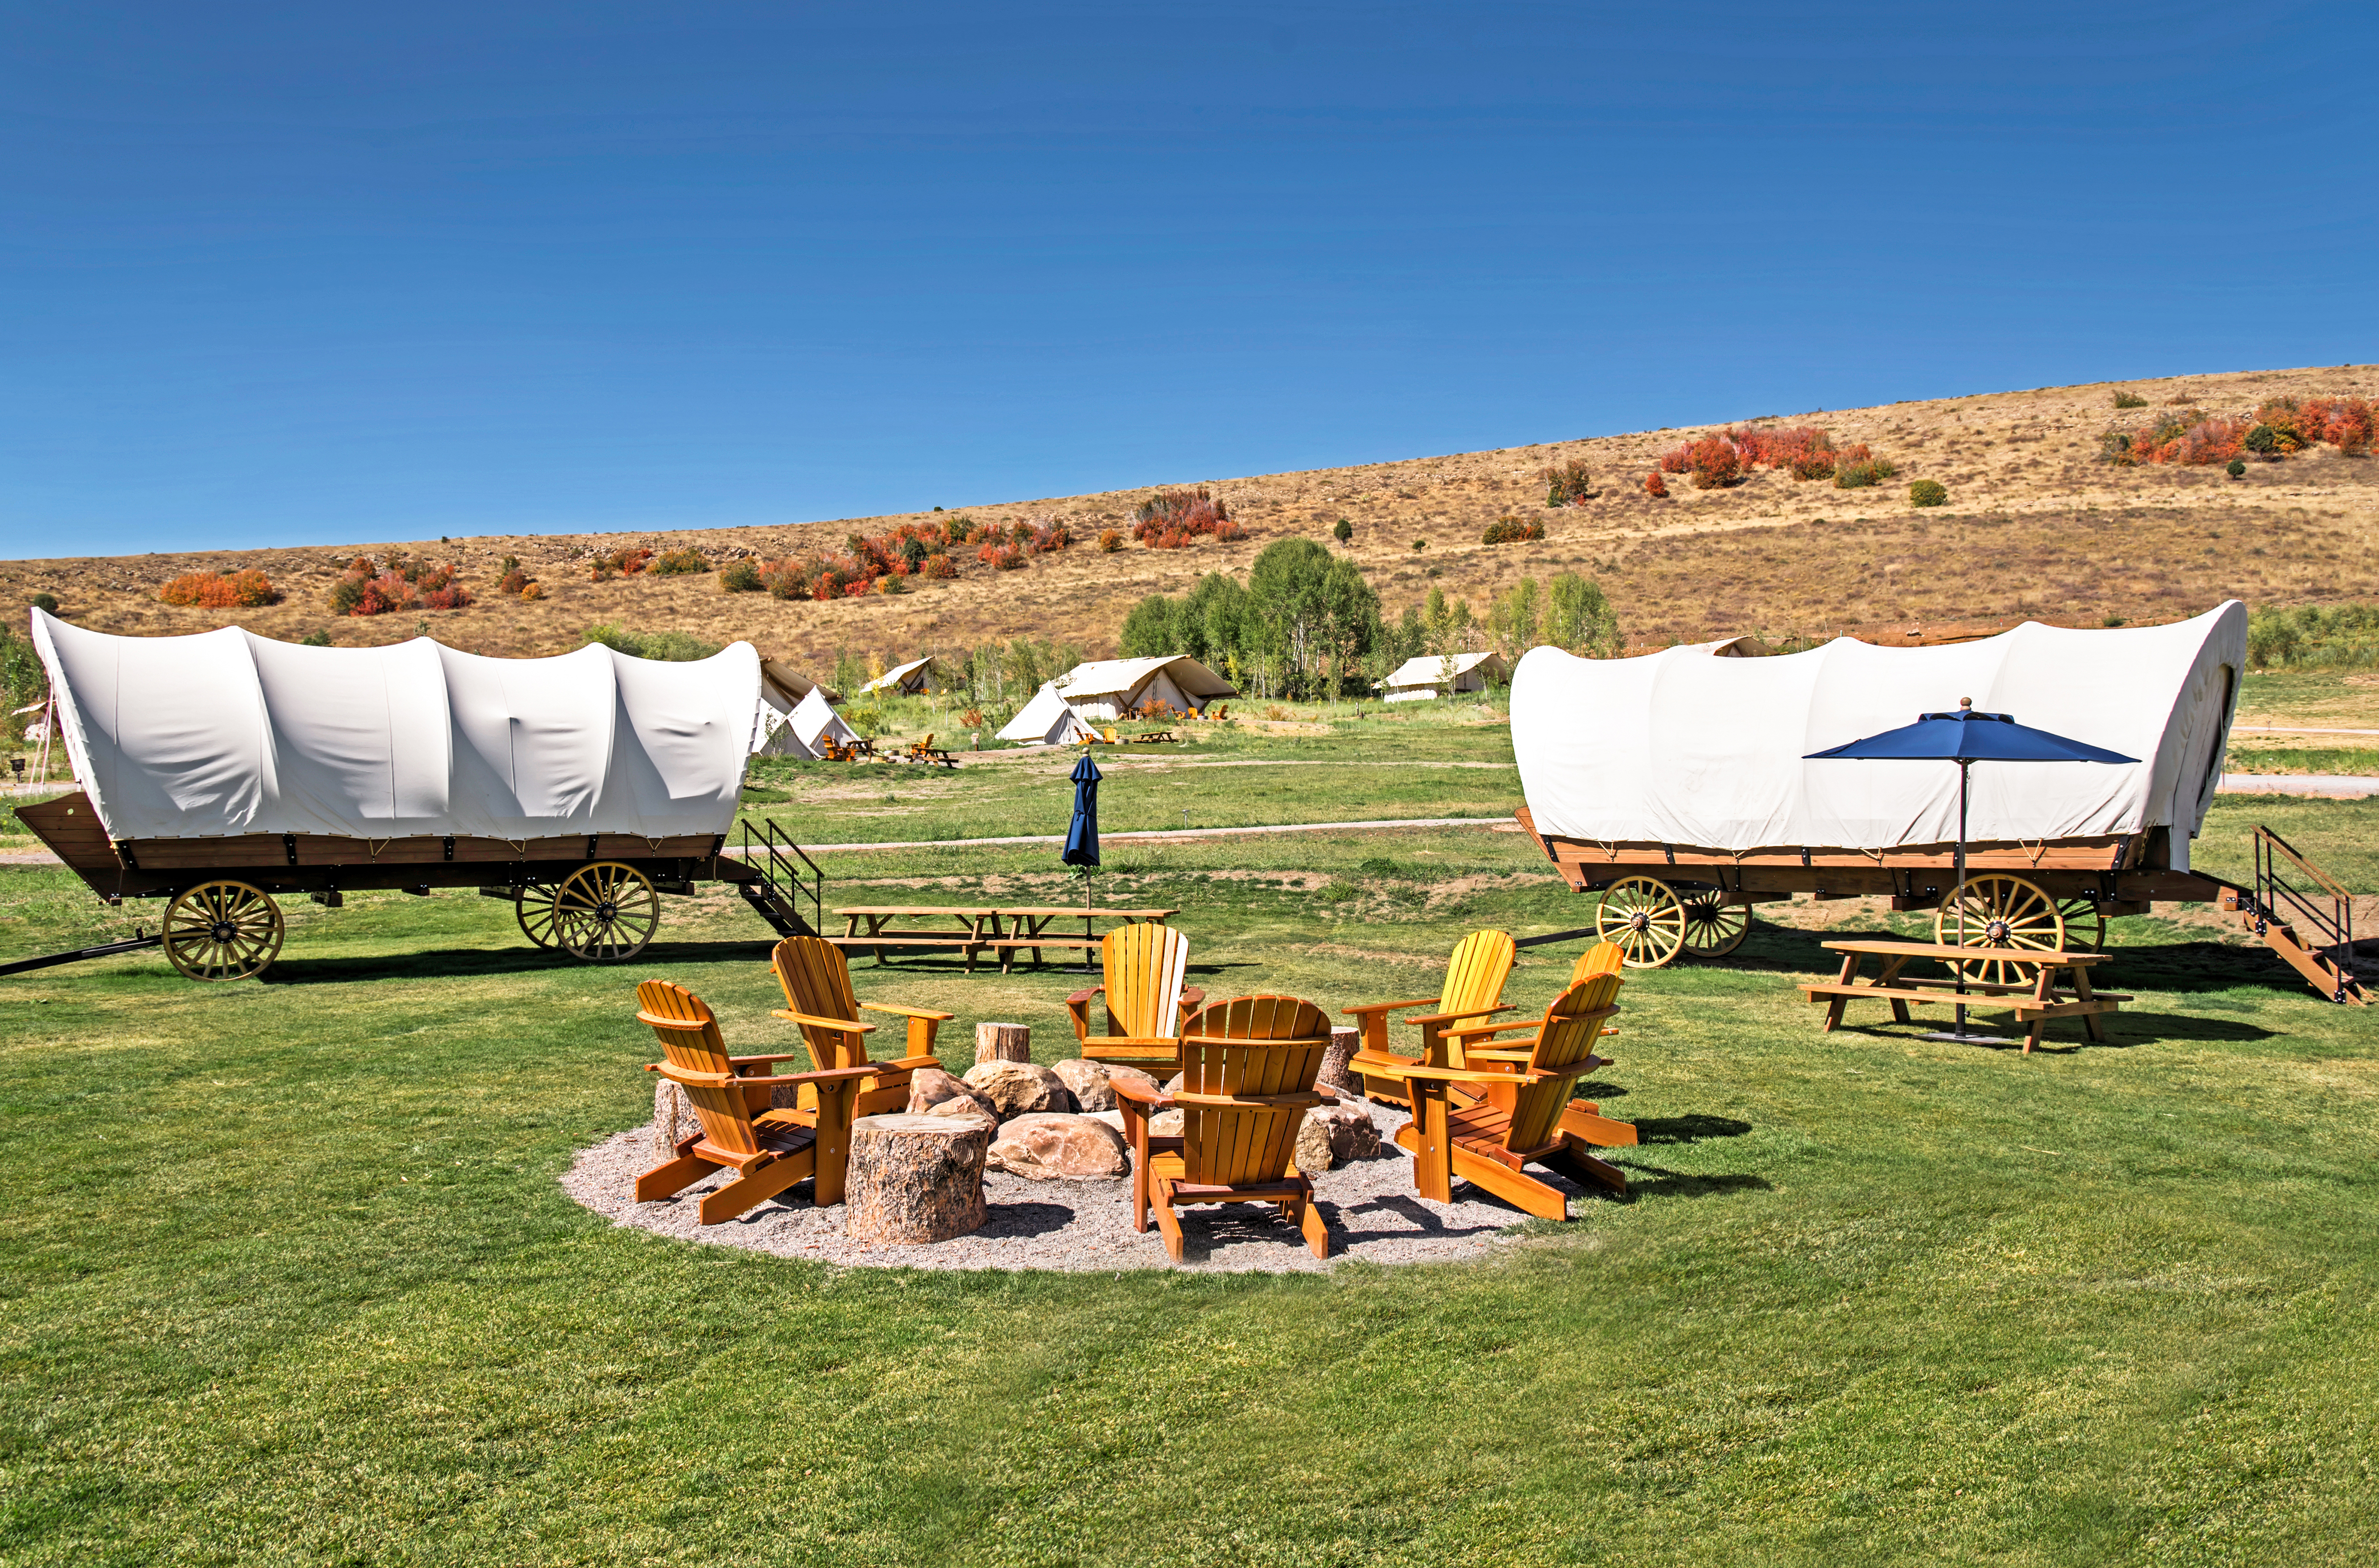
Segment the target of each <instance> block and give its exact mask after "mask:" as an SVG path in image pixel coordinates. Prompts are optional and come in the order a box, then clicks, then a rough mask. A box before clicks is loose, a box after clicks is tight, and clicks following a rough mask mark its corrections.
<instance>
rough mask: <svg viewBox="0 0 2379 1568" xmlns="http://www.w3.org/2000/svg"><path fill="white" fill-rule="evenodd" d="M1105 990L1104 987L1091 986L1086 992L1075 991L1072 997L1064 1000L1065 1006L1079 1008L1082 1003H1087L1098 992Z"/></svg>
mask: <svg viewBox="0 0 2379 1568" xmlns="http://www.w3.org/2000/svg"><path fill="white" fill-rule="evenodd" d="M1105 989H1106V987H1105V986H1104V985H1093V986H1092V987H1091V988H1090V989H1089V990H1088V991H1077V992H1075V993H1074V994H1073V995H1070V996H1069V997H1067V998H1066V1006H1068V1007H1080V1006H1081V1004H1082V1003H1084V1002H1087V1001H1089V1000H1090V999H1091V998H1092V997H1093V996H1095V995H1098V994H1099V993H1100V992H1102V991H1105Z"/></svg>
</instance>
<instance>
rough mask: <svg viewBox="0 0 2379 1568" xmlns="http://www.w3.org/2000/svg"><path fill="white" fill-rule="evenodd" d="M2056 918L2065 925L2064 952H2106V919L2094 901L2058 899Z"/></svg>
mask: <svg viewBox="0 0 2379 1568" xmlns="http://www.w3.org/2000/svg"><path fill="white" fill-rule="evenodd" d="M2057 914H2058V918H2059V919H2060V920H2062V921H2064V923H2065V941H2066V951H2068V952H2074V953H2103V952H2105V951H2106V950H2107V917H2106V916H2105V915H2104V914H2103V913H2101V912H2100V911H2099V909H2098V904H2097V900H2096V899H2059V900H2058V901H2057Z"/></svg>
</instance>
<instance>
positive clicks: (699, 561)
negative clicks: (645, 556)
mask: <svg viewBox="0 0 2379 1568" xmlns="http://www.w3.org/2000/svg"><path fill="white" fill-rule="evenodd" d="M709 570H710V562H709V561H705V560H704V559H703V556H702V552H701V551H700V550H698V549H673V550H671V551H670V552H669V553H668V554H667V555H664V556H662V557H661V558H660V559H659V560H658V561H654V562H653V575H654V576H656V577H691V576H694V575H696V574H697V573H704V572H707V571H709Z"/></svg>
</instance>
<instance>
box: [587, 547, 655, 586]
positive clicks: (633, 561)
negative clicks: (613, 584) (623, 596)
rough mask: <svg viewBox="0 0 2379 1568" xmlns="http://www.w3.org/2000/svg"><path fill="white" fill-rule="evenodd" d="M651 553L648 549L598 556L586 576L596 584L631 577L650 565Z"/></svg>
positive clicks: (624, 550) (622, 550) (620, 551)
mask: <svg viewBox="0 0 2379 1568" xmlns="http://www.w3.org/2000/svg"><path fill="white" fill-rule="evenodd" d="M652 559H653V552H652V551H650V550H648V549H615V550H613V551H611V552H610V554H609V555H598V556H597V557H596V558H595V564H594V565H593V566H592V567H591V568H589V569H588V572H587V575H588V576H589V577H591V578H593V579H594V580H595V581H596V582H598V583H608V582H610V580H611V579H612V578H614V577H633V576H634V575H635V574H636V573H639V572H642V571H643V570H644V569H645V568H646V566H648V565H650V564H651V562H652Z"/></svg>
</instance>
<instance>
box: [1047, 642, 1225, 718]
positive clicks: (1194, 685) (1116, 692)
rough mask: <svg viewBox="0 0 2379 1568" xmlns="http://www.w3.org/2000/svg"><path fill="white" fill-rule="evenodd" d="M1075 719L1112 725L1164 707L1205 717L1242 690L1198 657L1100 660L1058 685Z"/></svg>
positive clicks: (1074, 671) (1063, 677) (1077, 669)
mask: <svg viewBox="0 0 2379 1568" xmlns="http://www.w3.org/2000/svg"><path fill="white" fill-rule="evenodd" d="M1052 684H1053V685H1055V686H1056V687H1057V692H1058V694H1059V695H1061V696H1063V697H1064V698H1065V699H1066V706H1068V707H1070V708H1072V709H1073V710H1074V713H1075V716H1076V717H1077V718H1081V719H1084V720H1086V721H1088V722H1090V723H1093V724H1099V723H1107V722H1110V721H1112V720H1115V719H1117V718H1122V717H1123V716H1124V714H1125V712H1126V711H1127V710H1129V709H1131V708H1135V707H1144V706H1147V705H1148V704H1150V703H1153V702H1162V703H1164V704H1165V706H1167V707H1170V708H1171V709H1172V710H1173V711H1174V712H1176V713H1190V712H1197V713H1203V712H1204V711H1205V709H1206V705H1207V704H1208V703H1210V702H1213V701H1214V700H1216V699H1217V698H1221V697H1236V696H1238V694H1239V693H1238V688H1237V687H1236V686H1233V685H1232V684H1231V683H1230V682H1229V681H1226V680H1224V679H1223V678H1222V677H1221V676H1219V675H1217V674H1215V673H1214V671H1213V670H1211V669H1207V668H1206V667H1205V666H1204V665H1202V664H1201V663H1199V662H1198V661H1197V660H1196V659H1194V658H1190V657H1185V656H1183V655H1179V654H1173V655H1167V656H1165V657H1157V658H1096V659H1093V660H1091V661H1090V662H1089V663H1087V664H1078V665H1076V666H1075V667H1074V668H1073V669H1069V670H1068V671H1067V672H1066V673H1065V674H1063V675H1060V676H1058V677H1057V680H1056V681H1053V682H1052Z"/></svg>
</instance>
